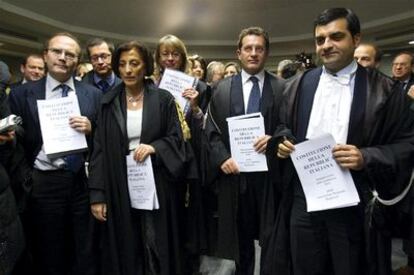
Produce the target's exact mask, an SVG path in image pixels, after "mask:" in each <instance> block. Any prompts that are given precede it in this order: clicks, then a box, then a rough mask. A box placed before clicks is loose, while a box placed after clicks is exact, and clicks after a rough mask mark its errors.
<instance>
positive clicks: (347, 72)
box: [322, 60, 358, 85]
mask: <svg viewBox="0 0 414 275" xmlns="http://www.w3.org/2000/svg"><path fill="white" fill-rule="evenodd" d="M357 69H358V64H357V62H356V61H355V60H352V62H351V63H350V64H349V65H348V66H346V67H345V68H343V69H341V70H339V71H338V72H336V73H335V74H332V73H330V72H328V71H327V70H326V68H325V66H323V69H322V76H324V77H326V78H327V79H331V80H332V81H337V82H338V83H340V84H343V85H349V83H350V81H351V80H352V77H353V76H354V75H355V72H356V70H357Z"/></svg>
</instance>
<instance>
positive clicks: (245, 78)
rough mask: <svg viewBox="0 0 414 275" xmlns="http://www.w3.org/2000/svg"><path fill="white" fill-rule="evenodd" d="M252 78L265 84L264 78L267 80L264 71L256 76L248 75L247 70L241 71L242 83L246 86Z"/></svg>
mask: <svg viewBox="0 0 414 275" xmlns="http://www.w3.org/2000/svg"><path fill="white" fill-rule="evenodd" d="M251 76H255V77H257V79H259V82H260V83H264V78H265V72H264V70H261V71H260V72H259V73H257V74H254V75H251V74H248V73H247V72H246V71H245V70H242V71H241V78H242V83H243V84H246V82H247V81H250V77H251Z"/></svg>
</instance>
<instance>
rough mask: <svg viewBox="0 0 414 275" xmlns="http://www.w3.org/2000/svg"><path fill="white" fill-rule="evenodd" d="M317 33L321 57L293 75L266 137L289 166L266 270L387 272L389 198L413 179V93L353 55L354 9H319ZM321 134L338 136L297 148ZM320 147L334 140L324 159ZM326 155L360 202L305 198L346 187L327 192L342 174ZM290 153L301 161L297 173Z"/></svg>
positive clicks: (298, 274) (347, 274) (356, 36)
mask: <svg viewBox="0 0 414 275" xmlns="http://www.w3.org/2000/svg"><path fill="white" fill-rule="evenodd" d="M314 38H315V46H316V53H317V55H318V56H319V59H320V60H321V61H322V64H323V66H322V67H319V68H315V69H312V70H308V71H306V72H304V73H303V74H302V75H300V76H299V77H298V78H296V79H295V80H294V81H292V82H290V83H289V86H288V87H287V89H286V91H285V93H284V96H285V98H284V100H283V104H282V105H281V107H280V108H281V112H280V114H281V116H280V121H281V125H279V126H278V130H277V131H276V134H275V135H274V137H272V139H271V140H270V141H269V143H268V150H267V152H268V153H269V154H270V155H276V154H277V156H278V158H279V160H280V162H279V164H280V167H282V168H283V169H282V170H281V176H282V180H281V182H280V183H281V185H280V186H279V187H278V188H277V190H280V191H281V192H280V196H281V197H282V199H281V201H280V203H279V207H280V208H279V217H278V218H277V219H276V221H277V223H276V225H275V227H274V232H273V236H272V237H271V238H269V240H268V243H269V245H270V246H271V247H272V249H271V250H270V251H271V253H268V254H267V255H264V258H265V261H266V262H268V263H269V264H268V265H267V266H266V267H265V268H264V269H263V270H262V273H263V274H292V272H293V274H295V275H302V274H307V275H312V274H314V275H316V274H318V275H319V274H329V275H357V274H370V275H371V274H391V254H390V240H389V237H388V236H389V233H390V227H389V224H387V222H389V221H388V220H387V219H386V217H387V216H386V215H384V213H387V212H388V211H389V210H388V209H389V208H388V207H389V206H385V205H383V204H392V203H393V202H392V199H393V198H396V197H398V195H400V194H401V193H402V190H404V188H405V187H406V186H407V183H408V181H409V179H410V174H411V171H412V166H413V165H412V164H413V157H414V145H413V141H414V130H413V129H414V119H413V115H412V112H410V111H409V104H410V102H409V101H408V100H407V98H406V97H405V95H404V94H402V93H399V91H398V89H399V86H398V84H396V83H395V82H394V81H393V80H392V79H390V78H388V77H386V76H384V75H383V74H381V73H379V72H377V71H376V70H366V69H365V68H364V67H362V66H361V65H358V64H357V63H356V61H355V60H354V51H355V49H356V47H358V45H359V42H360V40H361V33H360V24H359V19H358V17H357V16H356V14H355V13H354V12H353V11H351V10H349V9H346V8H331V9H327V10H325V11H323V12H322V13H321V14H319V15H318V16H317V18H316V20H315V22H314ZM323 134H330V135H331V136H332V137H333V138H334V143H333V144H331V143H329V144H328V143H327V144H321V145H318V146H320V147H318V148H316V149H315V150H313V151H301V150H300V148H301V147H302V148H303V146H304V145H305V143H303V144H299V143H302V142H304V141H306V140H309V141H307V143H306V144H310V143H313V142H315V141H317V140H322V139H323V138H322V137H321V136H322V135H323ZM335 143H336V144H335ZM331 147H332V148H331ZM321 148H322V149H323V148H329V149H327V150H324V151H323V155H324V156H325V158H324V159H320V156H322V154H320V152H321V150H320V149H321ZM295 155H297V156H298V157H296V158H295V157H294V156H295ZM301 158H303V159H307V160H308V161H309V164H308V165H307V166H303V168H304V169H299V168H301V166H297V161H298V160H299V159H301ZM325 161H326V162H325ZM327 161H329V166H332V167H333V166H339V169H341V170H342V171H343V172H347V173H349V172H350V173H351V176H352V179H353V182H354V184H355V187H356V190H357V193H358V195H359V200H360V203H359V204H357V205H355V204H349V205H342V206H341V207H337V208H324V209H319V210H318V211H312V210H311V209H310V205H311V202H312V203H313V202H314V201H315V200H309V197H312V195H313V194H315V193H317V192H319V190H321V189H324V188H325V187H326V186H327V184H330V186H329V188H327V189H326V193H321V194H322V195H320V196H319V197H316V199H320V201H319V202H320V205H322V206H323V205H325V204H329V203H332V201H334V200H337V202H338V198H339V197H341V196H342V190H347V188H348V187H349V185H346V184H345V185H344V186H345V187H344V188H343V189H335V190H339V192H336V193H335V192H334V193H332V194H331V196H328V197H326V196H325V195H326V194H328V193H329V192H332V190H331V189H332V188H335V187H336V186H337V185H338V183H340V184H342V181H339V180H338V181H335V180H337V179H338V178H339V177H336V178H334V180H333V181H330V179H332V177H331V178H329V180H328V177H324V173H323V171H324V170H325V169H327V167H328V166H326V164H327V163H328V162H327ZM292 162H295V167H299V168H297V170H296V171H297V172H296V171H295V168H294V167H293V165H292ZM308 167H312V168H311V169H308ZM314 167H315V168H314ZM306 169H308V171H306ZM321 171H322V172H321ZM305 172H309V175H310V174H313V175H315V174H317V176H316V179H318V180H319V185H313V187H314V189H312V190H310V191H311V192H308V193H306V191H307V190H309V183H310V180H311V178H313V177H311V176H309V177H308V178H306V177H303V175H304V174H306V173H305ZM346 183H347V184H353V183H352V181H351V182H349V181H346ZM330 188H331V189H330ZM344 192H345V191H344ZM318 194H319V193H318ZM377 195H379V197H380V198H378V197H377ZM313 198H315V197H313ZM325 198H329V201H328V200H325ZM381 199H385V200H390V201H385V202H384V201H383V200H382V201H381V202H380V200H381ZM324 200H325V201H324ZM381 211H383V212H381ZM387 215H388V217H389V216H390V213H387ZM391 215H392V214H391Z"/></svg>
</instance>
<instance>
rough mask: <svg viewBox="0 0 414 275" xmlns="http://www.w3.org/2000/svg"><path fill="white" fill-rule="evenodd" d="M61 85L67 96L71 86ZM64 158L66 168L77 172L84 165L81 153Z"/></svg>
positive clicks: (63, 93) (64, 94)
mask: <svg viewBox="0 0 414 275" xmlns="http://www.w3.org/2000/svg"><path fill="white" fill-rule="evenodd" d="M59 86H60V88H61V89H62V97H67V96H68V93H69V91H70V87H69V86H68V85H66V84H60V85H59ZM63 159H64V160H65V162H66V169H67V170H69V171H72V172H73V173H75V174H76V173H78V171H79V169H80V168H81V167H82V165H83V155H82V154H81V153H78V154H70V155H66V156H64V157H63Z"/></svg>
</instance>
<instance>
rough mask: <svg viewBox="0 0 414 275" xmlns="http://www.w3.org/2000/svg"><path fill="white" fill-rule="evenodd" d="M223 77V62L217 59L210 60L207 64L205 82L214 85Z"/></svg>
mask: <svg viewBox="0 0 414 275" xmlns="http://www.w3.org/2000/svg"><path fill="white" fill-rule="evenodd" d="M223 78H224V64H223V63H221V62H219V61H211V62H210V63H208V65H207V76H206V81H207V84H208V85H210V86H211V87H214V86H215V85H216V84H217V83H218V82H219V81H220V80H222V79H223Z"/></svg>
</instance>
